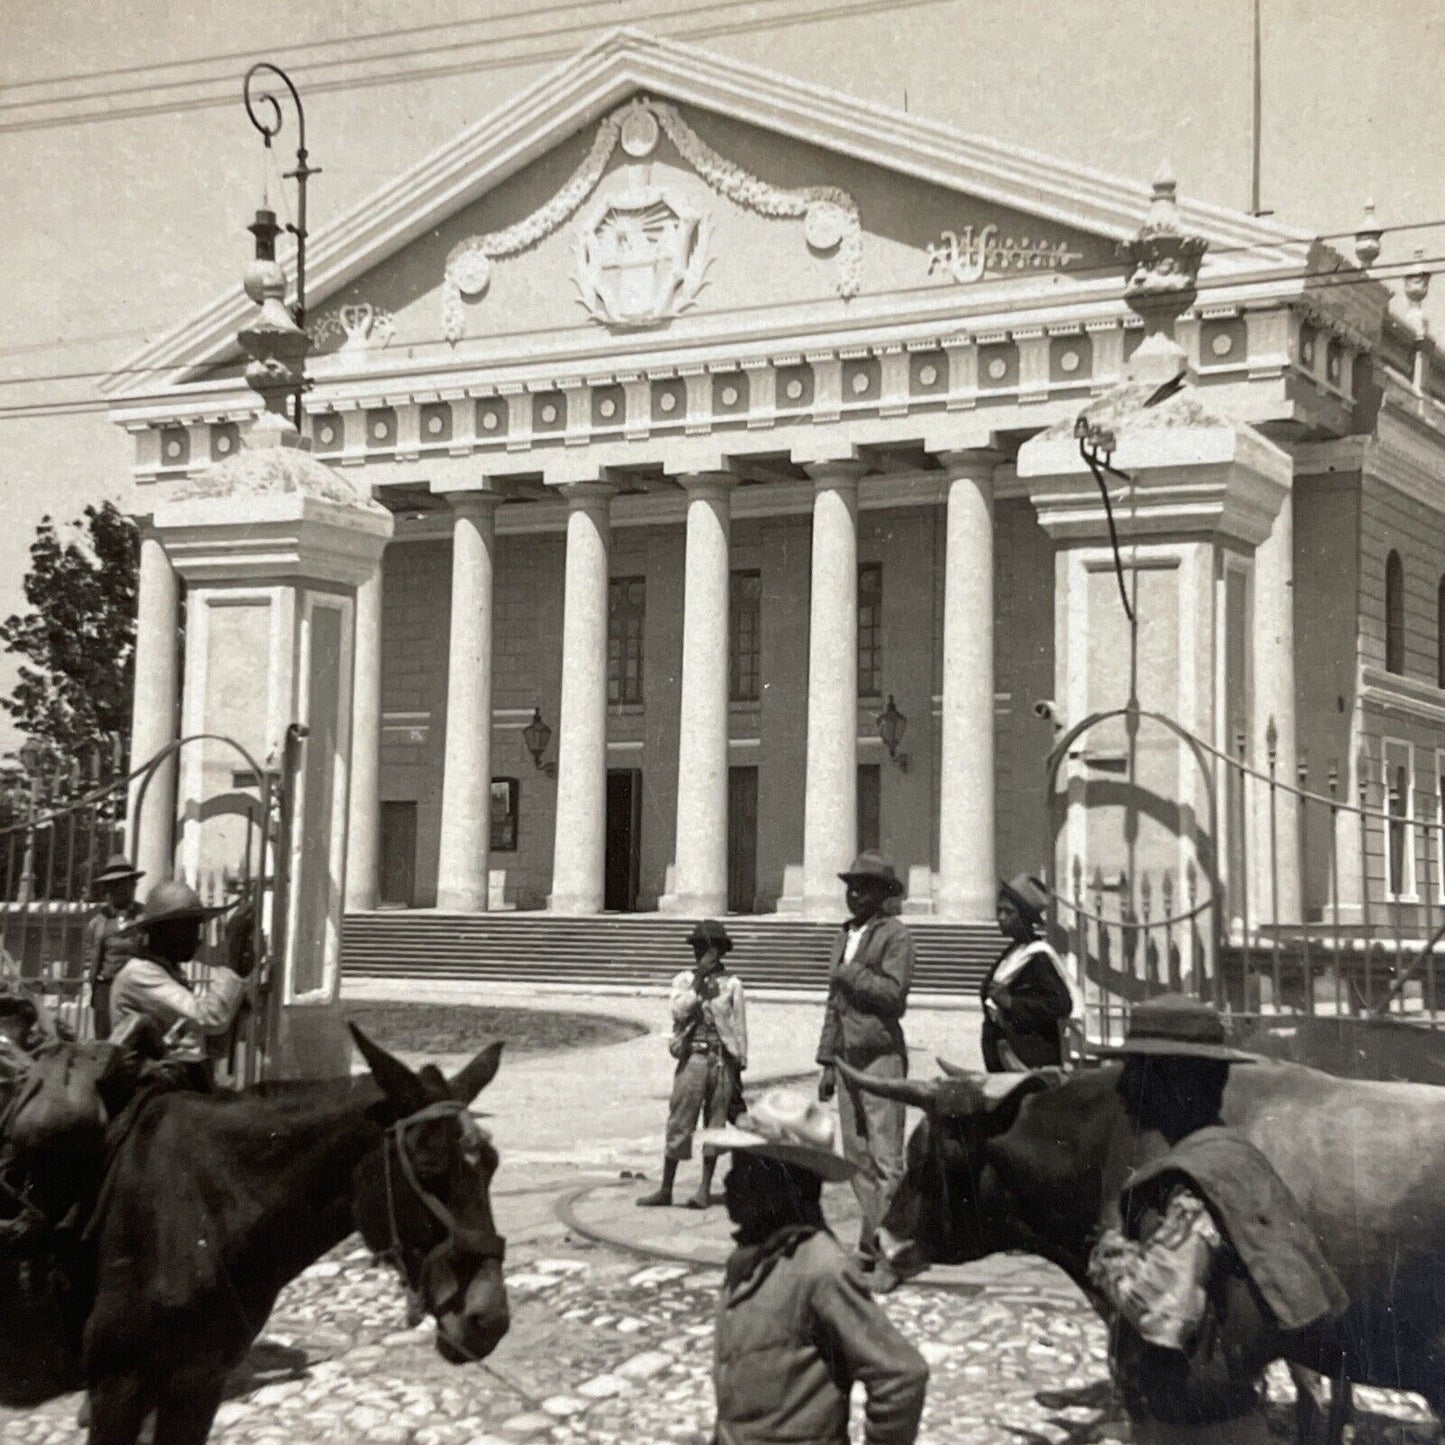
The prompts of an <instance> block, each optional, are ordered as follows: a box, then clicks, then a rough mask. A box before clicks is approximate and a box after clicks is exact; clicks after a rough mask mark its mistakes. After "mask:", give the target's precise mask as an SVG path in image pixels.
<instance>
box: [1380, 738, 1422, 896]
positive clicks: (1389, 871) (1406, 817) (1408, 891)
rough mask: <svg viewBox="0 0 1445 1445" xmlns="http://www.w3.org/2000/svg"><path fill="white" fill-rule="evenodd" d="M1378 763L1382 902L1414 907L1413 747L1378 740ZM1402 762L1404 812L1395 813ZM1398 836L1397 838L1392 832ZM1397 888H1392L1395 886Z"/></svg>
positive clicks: (1402, 741)
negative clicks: (1381, 793) (1381, 794)
mask: <svg viewBox="0 0 1445 1445" xmlns="http://www.w3.org/2000/svg"><path fill="white" fill-rule="evenodd" d="M1380 761H1381V765H1382V771H1383V774H1384V790H1385V792H1384V797H1383V798H1382V799H1381V803H1382V804H1383V812H1384V813H1385V814H1386V815H1387V821H1386V822H1385V825H1384V839H1383V841H1384V857H1383V862H1384V868H1385V899H1386V901H1387V902H1389V903H1418V902H1419V901H1420V893H1419V880H1418V877H1417V874H1416V859H1415V745H1414V743H1411V742H1407V741H1406V740H1405V739H1404V738H1392V737H1382V738H1381V739H1380ZM1402 762H1403V764H1404V768H1405V787H1404V789H1403V794H1404V796H1403V803H1404V808H1403V811H1401V812H1398V813H1397V812H1396V811H1395V807H1394V800H1395V798H1396V797H1397V796H1399V793H1400V791H1401V790H1398V789H1397V788H1396V787H1395V773H1396V770H1397V768H1398V766H1399V765H1400V764H1401V763H1402ZM1397 828H1399V829H1400V830H1401V832H1400V833H1399V834H1397V833H1396V832H1395V830H1396V829H1397ZM1397 837H1398V838H1399V847H1400V869H1399V871H1400V877H1398V878H1396V877H1395V847H1396V839H1397ZM1397 884H1398V885H1400V886H1399V887H1396V886H1395V885H1397Z"/></svg>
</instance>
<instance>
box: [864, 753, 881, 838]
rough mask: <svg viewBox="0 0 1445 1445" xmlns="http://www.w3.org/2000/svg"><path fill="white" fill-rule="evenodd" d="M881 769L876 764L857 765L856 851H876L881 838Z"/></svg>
mask: <svg viewBox="0 0 1445 1445" xmlns="http://www.w3.org/2000/svg"><path fill="white" fill-rule="evenodd" d="M882 795H883V769H882V766H881V765H880V764H878V763H860V764H859V765H858V850H859V852H867V851H868V849H870V848H872V849H875V850H876V849H877V848H878V847H879V846H880V839H881V836H882V817H881V814H882V801H883V797H882Z"/></svg>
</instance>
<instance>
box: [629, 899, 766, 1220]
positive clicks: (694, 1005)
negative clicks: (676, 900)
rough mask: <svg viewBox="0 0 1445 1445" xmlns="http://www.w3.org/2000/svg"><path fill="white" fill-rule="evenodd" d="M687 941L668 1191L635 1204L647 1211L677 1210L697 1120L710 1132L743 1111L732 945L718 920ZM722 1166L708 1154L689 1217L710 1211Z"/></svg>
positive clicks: (741, 1022)
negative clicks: (678, 1185) (676, 1195)
mask: <svg viewBox="0 0 1445 1445" xmlns="http://www.w3.org/2000/svg"><path fill="white" fill-rule="evenodd" d="M687 941H688V943H689V944H691V945H692V953H693V966H692V967H691V968H685V969H683V970H682V972H681V973H678V974H675V975H674V976H673V980H672V989H671V992H670V996H669V1003H670V1005H671V1008H672V1039H671V1041H670V1042H669V1044H668V1051H669V1052H670V1053H671V1054H672V1056H673V1058H674V1059H676V1060H677V1069H676V1071H675V1072H674V1073H673V1076H672V1099H671V1102H670V1104H669V1105H668V1112H667V1137H666V1142H665V1143H664V1146H663V1155H662V1183H661V1185H660V1186H659V1187H658V1188H657V1189H655V1190H654V1191H653V1192H652V1193H650V1194H644V1195H643V1196H642V1198H641V1199H639V1200H638V1201H637V1202H638V1204H639V1205H640V1206H642V1207H643V1208H645V1209H646V1208H656V1207H662V1206H666V1205H669V1204H671V1203H672V1186H673V1182H674V1180H675V1179H676V1178H677V1166H678V1164H679V1163H681V1161H682V1160H684V1159H691V1158H692V1136H693V1133H694V1131H695V1130H696V1129H697V1124H698V1119H699V1117H701V1118H702V1120H703V1121H704V1123H706V1124H707V1126H708V1127H709V1128H716V1127H718V1126H720V1125H723V1124H726V1123H727V1122H728V1120H729V1119H731V1118H732V1117H733V1115H734V1113H735V1112H737V1111H738V1110H740V1109H741V1106H742V1091H743V1070H744V1069H746V1068H747V1066H748V1021H747V1009H746V1004H745V1001H744V997H743V983H742V980H741V979H740V978H739V977H738V976H737V975H736V974H733V973H729V972H728V969H727V965H726V964H725V962H724V959H726V957H727V955H728V954H729V953H731V952H732V946H733V941H732V939H731V938H729V937H728V931H727V929H726V928H724V927H723V926H722V924H721V923H719V922H717V921H716V919H712V918H706V919H704V920H703V921H702V922H701V923H699V924H698V925H697V927H696V928H694V929H693V930H692V932H691V933H690V934H688V936H687ZM716 1165H717V1156H716V1155H715V1154H712V1153H710V1152H708V1151H707V1150H704V1151H703V1156H702V1180H701V1182H700V1183H699V1184H698V1186H697V1193H696V1194H694V1195H693V1196H692V1198H691V1199H689V1200H688V1201H687V1205H688V1208H689V1209H706V1208H707V1207H708V1206H709V1205H710V1204H711V1203H712V1176H713V1170H714V1169H715V1167H716Z"/></svg>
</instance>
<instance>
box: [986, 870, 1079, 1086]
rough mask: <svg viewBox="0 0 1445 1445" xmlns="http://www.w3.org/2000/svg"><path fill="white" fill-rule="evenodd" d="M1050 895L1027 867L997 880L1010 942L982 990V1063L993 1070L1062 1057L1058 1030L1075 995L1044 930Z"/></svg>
mask: <svg viewBox="0 0 1445 1445" xmlns="http://www.w3.org/2000/svg"><path fill="white" fill-rule="evenodd" d="M1048 906H1049V895H1048V892H1047V890H1046V889H1045V888H1044V885H1043V884H1042V883H1041V882H1040V881H1039V880H1038V879H1037V878H1031V877H1030V876H1029V875H1028V874H1027V873H1020V874H1019V875H1018V876H1017V877H1016V878H1014V879H1013V880H1012V881H1011V882H1008V883H1004V882H1003V881H1000V882H999V885H998V902H997V905H996V914H997V918H998V928H999V932H1000V933H1002V934H1003V936H1004V937H1005V938H1006V939H1008V946H1007V947H1006V948H1005V949H1004V951H1003V952H1002V953H1001V954H999V956H998V958H997V959H995V960H994V964H993V967H992V968H990V969H989V971H988V973H987V974H986V975H985V977H984V980H983V983H982V985H981V986H980V989H979V993H980V996H981V998H982V1001H983V1065H984V1068H986V1069H987V1070H988V1071H989V1072H990V1073H991V1074H998V1073H1015V1072H1018V1071H1020V1070H1024V1069H1042V1068H1047V1067H1049V1066H1050V1065H1054V1066H1057V1065H1059V1064H1061V1063H1063V1040H1062V1037H1061V1034H1060V1029H1061V1026H1062V1025H1063V1022H1064V1020H1065V1019H1067V1018H1068V1017H1069V1015H1070V1014H1071V1013H1072V1012H1073V1009H1074V997H1073V994H1072V992H1071V991H1070V989H1069V981H1068V979H1067V978H1066V977H1065V976H1064V966H1063V964H1062V963H1061V962H1060V961H1059V956H1058V954H1056V953H1055V952H1054V950H1053V946H1052V945H1051V944H1050V943H1049V941H1048V939H1046V938H1045V937H1044V936H1043V927H1044V917H1045V915H1046V914H1047V912H1048Z"/></svg>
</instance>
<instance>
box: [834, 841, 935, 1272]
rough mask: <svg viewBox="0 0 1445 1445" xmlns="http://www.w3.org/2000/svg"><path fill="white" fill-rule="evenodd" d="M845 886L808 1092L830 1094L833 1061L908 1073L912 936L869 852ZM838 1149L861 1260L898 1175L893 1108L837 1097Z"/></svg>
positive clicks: (896, 886)
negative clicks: (857, 1217) (817, 1072)
mask: <svg viewBox="0 0 1445 1445" xmlns="http://www.w3.org/2000/svg"><path fill="white" fill-rule="evenodd" d="M839 876H840V877H841V878H842V880H843V882H844V883H845V884H847V887H848V892H847V900H848V912H849V915H850V917H849V919H848V921H847V923H845V924H844V925H843V927H842V929H841V930H840V931H839V933H838V936H837V938H836V939H835V940H834V942H833V955H832V960H831V963H830V966H829V978H828V984H829V987H828V1005H827V1011H826V1013H825V1014H824V1016H823V1034H822V1037H821V1038H820V1039H819V1041H818V1054H817V1059H818V1062H819V1063H820V1064H821V1065H822V1066H823V1074H822V1078H821V1079H820V1080H819V1083H818V1097H819V1099H821V1100H823V1101H824V1102H826V1101H827V1100H829V1099H831V1098H832V1097H833V1095H834V1093H835V1092H837V1076H836V1073H835V1071H834V1068H833V1064H834V1062H835V1061H836V1060H841V1061H842V1062H843V1063H845V1064H847V1065H849V1067H851V1068H854V1069H857V1070H859V1071H860V1072H861V1073H865V1074H871V1075H873V1076H874V1077H875V1078H880V1079H901V1078H904V1077H905V1076H906V1075H907V1073H908V1048H907V1045H906V1044H905V1043H904V1041H903V1023H902V1019H903V1015H904V1013H905V1011H906V1010H907V1008H908V989H909V986H910V985H911V984H912V982H913V961H914V952H913V938H912V936H911V935H910V934H909V932H908V930H907V929H906V928H905V927H904V926H903V924H902V923H900V922H899V920H898V918H897V917H896V915H895V913H894V909H895V908H896V902H895V900H897V899H898V898H899V897H900V896H901V895H902V893H903V885H902V883H900V882H899V880H898V875H897V873H895V872H894V869H893V864H892V863H890V862H889V861H888V860H887V859H886V858H883V857H881V856H880V855H879V854H877V853H872V852H867V853H860V854H859V855H858V858H857V860H856V861H855V862H854V864H853V866H852V867H851V868H850V869H849V870H848V871H847V872H846V873H842V874H840V875H839ZM838 1119H839V1122H840V1124H841V1125H842V1132H843V1153H844V1154H845V1155H846V1156H847V1157H848V1158H849V1159H850V1160H852V1162H853V1163H854V1164H855V1165H856V1166H857V1172H856V1173H855V1174H854V1175H853V1192H854V1193H855V1194H856V1195H857V1196H858V1207H859V1209H860V1210H861V1212H862V1215H863V1221H862V1227H861V1230H860V1234H859V1241H858V1249H859V1252H860V1254H861V1255H862V1256H863V1263H864V1264H865V1266H866V1265H867V1264H868V1263H869V1262H870V1261H871V1260H872V1258H873V1253H874V1248H875V1246H874V1236H875V1235H876V1234H877V1232H878V1226H879V1225H880V1224H881V1223H882V1222H883V1216H884V1214H885V1213H886V1212H887V1210H888V1202H889V1200H890V1199H891V1198H892V1196H893V1191H894V1189H896V1188H897V1186H898V1181H899V1180H900V1179H901V1178H902V1177H903V1122H904V1106H903V1104H901V1103H899V1102H897V1101H895V1100H892V1099H884V1098H880V1097H879V1096H878V1095H876V1094H859V1093H857V1092H856V1091H854V1090H853V1089H851V1088H845V1089H843V1090H842V1092H841V1093H838Z"/></svg>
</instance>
